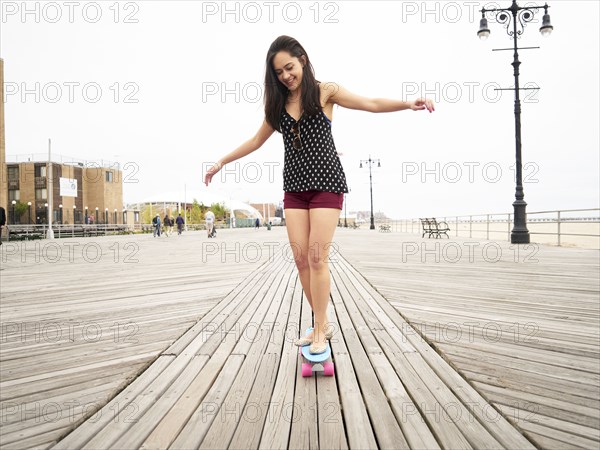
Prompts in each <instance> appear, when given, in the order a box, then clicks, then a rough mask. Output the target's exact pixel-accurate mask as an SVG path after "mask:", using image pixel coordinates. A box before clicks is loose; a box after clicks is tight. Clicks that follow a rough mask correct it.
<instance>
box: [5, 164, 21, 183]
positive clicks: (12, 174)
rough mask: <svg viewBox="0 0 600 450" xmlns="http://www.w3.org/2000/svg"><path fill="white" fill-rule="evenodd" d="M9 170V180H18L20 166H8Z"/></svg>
mask: <svg viewBox="0 0 600 450" xmlns="http://www.w3.org/2000/svg"><path fill="white" fill-rule="evenodd" d="M7 170H8V180H9V181H17V180H18V179H19V167H18V166H17V167H14V166H13V167H10V166H9V167H7Z"/></svg>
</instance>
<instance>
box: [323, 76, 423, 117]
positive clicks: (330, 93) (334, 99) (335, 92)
mask: <svg viewBox="0 0 600 450" xmlns="http://www.w3.org/2000/svg"><path fill="white" fill-rule="evenodd" d="M323 84H324V86H323V90H324V91H325V92H326V93H327V101H328V102H331V103H335V104H337V105H340V106H343V107H344V108H348V109H358V110H360V111H368V112H374V113H383V112H395V111H403V110H405V109H411V110H413V111H420V110H423V109H426V110H427V111H429V112H430V113H431V112H433V111H435V106H434V104H433V101H432V100H429V99H426V98H418V99H416V100H411V101H408V102H405V101H402V100H391V99H387V98H367V97H362V96H360V95H356V94H353V93H352V92H350V91H349V90H348V89H346V88H344V87H343V86H340V85H339V84H337V83H332V82H328V83H323Z"/></svg>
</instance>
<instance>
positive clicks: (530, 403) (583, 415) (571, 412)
mask: <svg viewBox="0 0 600 450" xmlns="http://www.w3.org/2000/svg"><path fill="white" fill-rule="evenodd" d="M473 385H474V386H475V387H476V388H478V389H480V390H481V392H484V393H485V396H486V397H487V398H489V399H490V401H492V402H495V403H499V404H504V405H510V406H513V407H514V406H516V405H520V407H521V409H523V410H524V411H532V408H533V411H534V414H542V415H545V416H549V417H554V418H559V419H561V420H564V421H568V422H575V423H579V424H581V425H584V426H586V427H590V428H600V416H598V410H597V409H594V408H588V407H586V406H581V405H577V407H575V406H574V405H573V404H571V403H568V402H565V401H562V400H557V399H554V398H545V397H540V396H533V395H531V394H528V393H526V392H512V391H509V390H507V389H503V388H499V387H496V386H491V385H484V384H481V383H479V382H476V381H475V382H473ZM527 408H528V409H527Z"/></svg>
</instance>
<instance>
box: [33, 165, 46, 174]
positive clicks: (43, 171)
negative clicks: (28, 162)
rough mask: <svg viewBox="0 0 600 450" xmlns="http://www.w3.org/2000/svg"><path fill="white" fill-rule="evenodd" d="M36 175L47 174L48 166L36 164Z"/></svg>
mask: <svg viewBox="0 0 600 450" xmlns="http://www.w3.org/2000/svg"><path fill="white" fill-rule="evenodd" d="M34 170H35V176H36V177H45V176H46V166H35V169H34Z"/></svg>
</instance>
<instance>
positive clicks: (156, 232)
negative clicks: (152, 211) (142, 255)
mask: <svg viewBox="0 0 600 450" xmlns="http://www.w3.org/2000/svg"><path fill="white" fill-rule="evenodd" d="M152 225H154V233H153V235H152V237H156V236H157V235H158V237H160V216H159V215H158V214H157V215H156V216H154V219H152Z"/></svg>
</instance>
